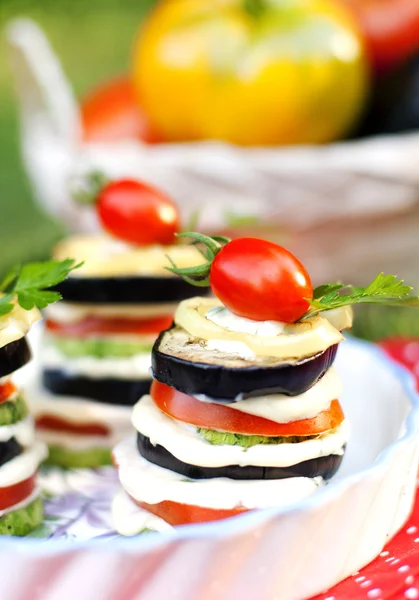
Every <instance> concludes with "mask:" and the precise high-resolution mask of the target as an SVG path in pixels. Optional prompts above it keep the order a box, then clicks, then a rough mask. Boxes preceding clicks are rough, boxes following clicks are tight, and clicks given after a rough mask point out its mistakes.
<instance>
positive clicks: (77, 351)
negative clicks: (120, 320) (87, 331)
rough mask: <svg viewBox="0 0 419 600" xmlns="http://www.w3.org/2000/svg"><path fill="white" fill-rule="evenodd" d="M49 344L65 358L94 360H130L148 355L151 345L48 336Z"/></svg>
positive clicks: (132, 341)
mask: <svg viewBox="0 0 419 600" xmlns="http://www.w3.org/2000/svg"><path fill="white" fill-rule="evenodd" d="M49 339H50V342H51V343H52V344H53V345H54V346H55V347H56V348H57V349H58V350H59V351H60V352H61V353H62V354H64V355H65V356H68V357H69V358H79V357H82V356H93V357H95V358H108V357H109V358H110V357H116V358H130V357H131V356H135V355H136V354H144V353H149V352H151V350H152V347H153V345H152V344H150V343H144V342H138V341H135V340H118V339H115V340H114V339H111V338H101V337H92V338H86V339H79V338H71V337H65V336H50V338H49Z"/></svg>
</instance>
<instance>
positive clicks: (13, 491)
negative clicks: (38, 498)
mask: <svg viewBox="0 0 419 600" xmlns="http://www.w3.org/2000/svg"><path fill="white" fill-rule="evenodd" d="M35 485H36V473H34V474H33V475H32V476H31V477H29V478H28V479H24V480H23V481H19V483H15V484H14V485H10V486H9V487H0V510H6V509H7V508H10V507H11V506H14V505H15V504H19V502H23V500H25V499H26V498H28V496H30V495H31V494H32V492H33V491H34V489H35Z"/></svg>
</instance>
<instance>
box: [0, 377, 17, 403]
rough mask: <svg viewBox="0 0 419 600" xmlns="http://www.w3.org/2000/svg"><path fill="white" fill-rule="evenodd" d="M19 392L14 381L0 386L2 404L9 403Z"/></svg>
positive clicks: (0, 401)
mask: <svg viewBox="0 0 419 600" xmlns="http://www.w3.org/2000/svg"><path fill="white" fill-rule="evenodd" d="M16 392H17V388H16V386H15V384H14V383H13V382H12V381H6V382H5V383H2V384H0V404H2V403H3V402H7V400H8V399H9V398H10V396H12V395H13V394H15V393H16Z"/></svg>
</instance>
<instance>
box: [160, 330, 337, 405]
mask: <svg viewBox="0 0 419 600" xmlns="http://www.w3.org/2000/svg"><path fill="white" fill-rule="evenodd" d="M336 352H337V345H334V346H331V347H330V348H328V349H327V350H325V351H324V352H321V353H319V354H316V355H315V356H310V357H308V358H304V359H302V360H299V361H298V360H296V361H295V362H284V361H283V360H278V359H276V358H275V357H256V358H254V359H243V358H240V357H238V356H237V355H232V354H226V353H222V352H218V351H212V352H211V351H208V349H207V348H206V347H205V342H203V341H202V340H199V339H194V338H191V337H190V336H189V335H188V334H187V333H186V332H185V331H184V330H183V329H182V328H180V327H173V328H172V329H169V330H168V331H164V332H163V333H161V334H160V336H159V337H158V339H157V340H156V343H155V344H154V348H153V353H152V369H153V376H154V378H155V379H157V380H158V381H160V382H161V383H165V384H166V385H169V386H171V387H174V388H175V389H177V390H179V391H180V392H183V393H184V394H188V395H190V396H199V395H204V396H209V397H210V398H211V399H213V400H219V401H220V402H223V401H224V402H229V403H231V402H237V401H238V400H243V399H245V398H253V397H257V396H262V395H268V394H286V395H288V396H298V395H299V394H302V393H304V392H306V391H307V390H308V389H310V388H311V387H312V386H313V385H314V384H315V383H317V381H319V380H320V379H321V378H322V377H323V375H324V374H325V373H326V371H327V370H328V369H329V368H330V367H331V366H332V364H333V361H334V360H335V357H336Z"/></svg>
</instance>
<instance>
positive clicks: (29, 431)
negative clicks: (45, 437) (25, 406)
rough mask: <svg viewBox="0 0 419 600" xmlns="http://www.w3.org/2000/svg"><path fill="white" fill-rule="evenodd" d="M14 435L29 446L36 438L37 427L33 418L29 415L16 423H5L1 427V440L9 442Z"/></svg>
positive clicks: (22, 443) (22, 444)
mask: <svg viewBox="0 0 419 600" xmlns="http://www.w3.org/2000/svg"><path fill="white" fill-rule="evenodd" d="M12 437H14V438H16V440H17V441H18V442H19V444H21V446H24V447H26V446H29V445H30V444H32V443H33V441H34V439H35V429H34V423H33V418H32V417H31V416H30V415H29V416H27V417H26V418H25V419H23V421H18V422H17V423H14V425H3V426H2V427H0V442H7V441H9V440H10V439H11V438H12Z"/></svg>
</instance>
